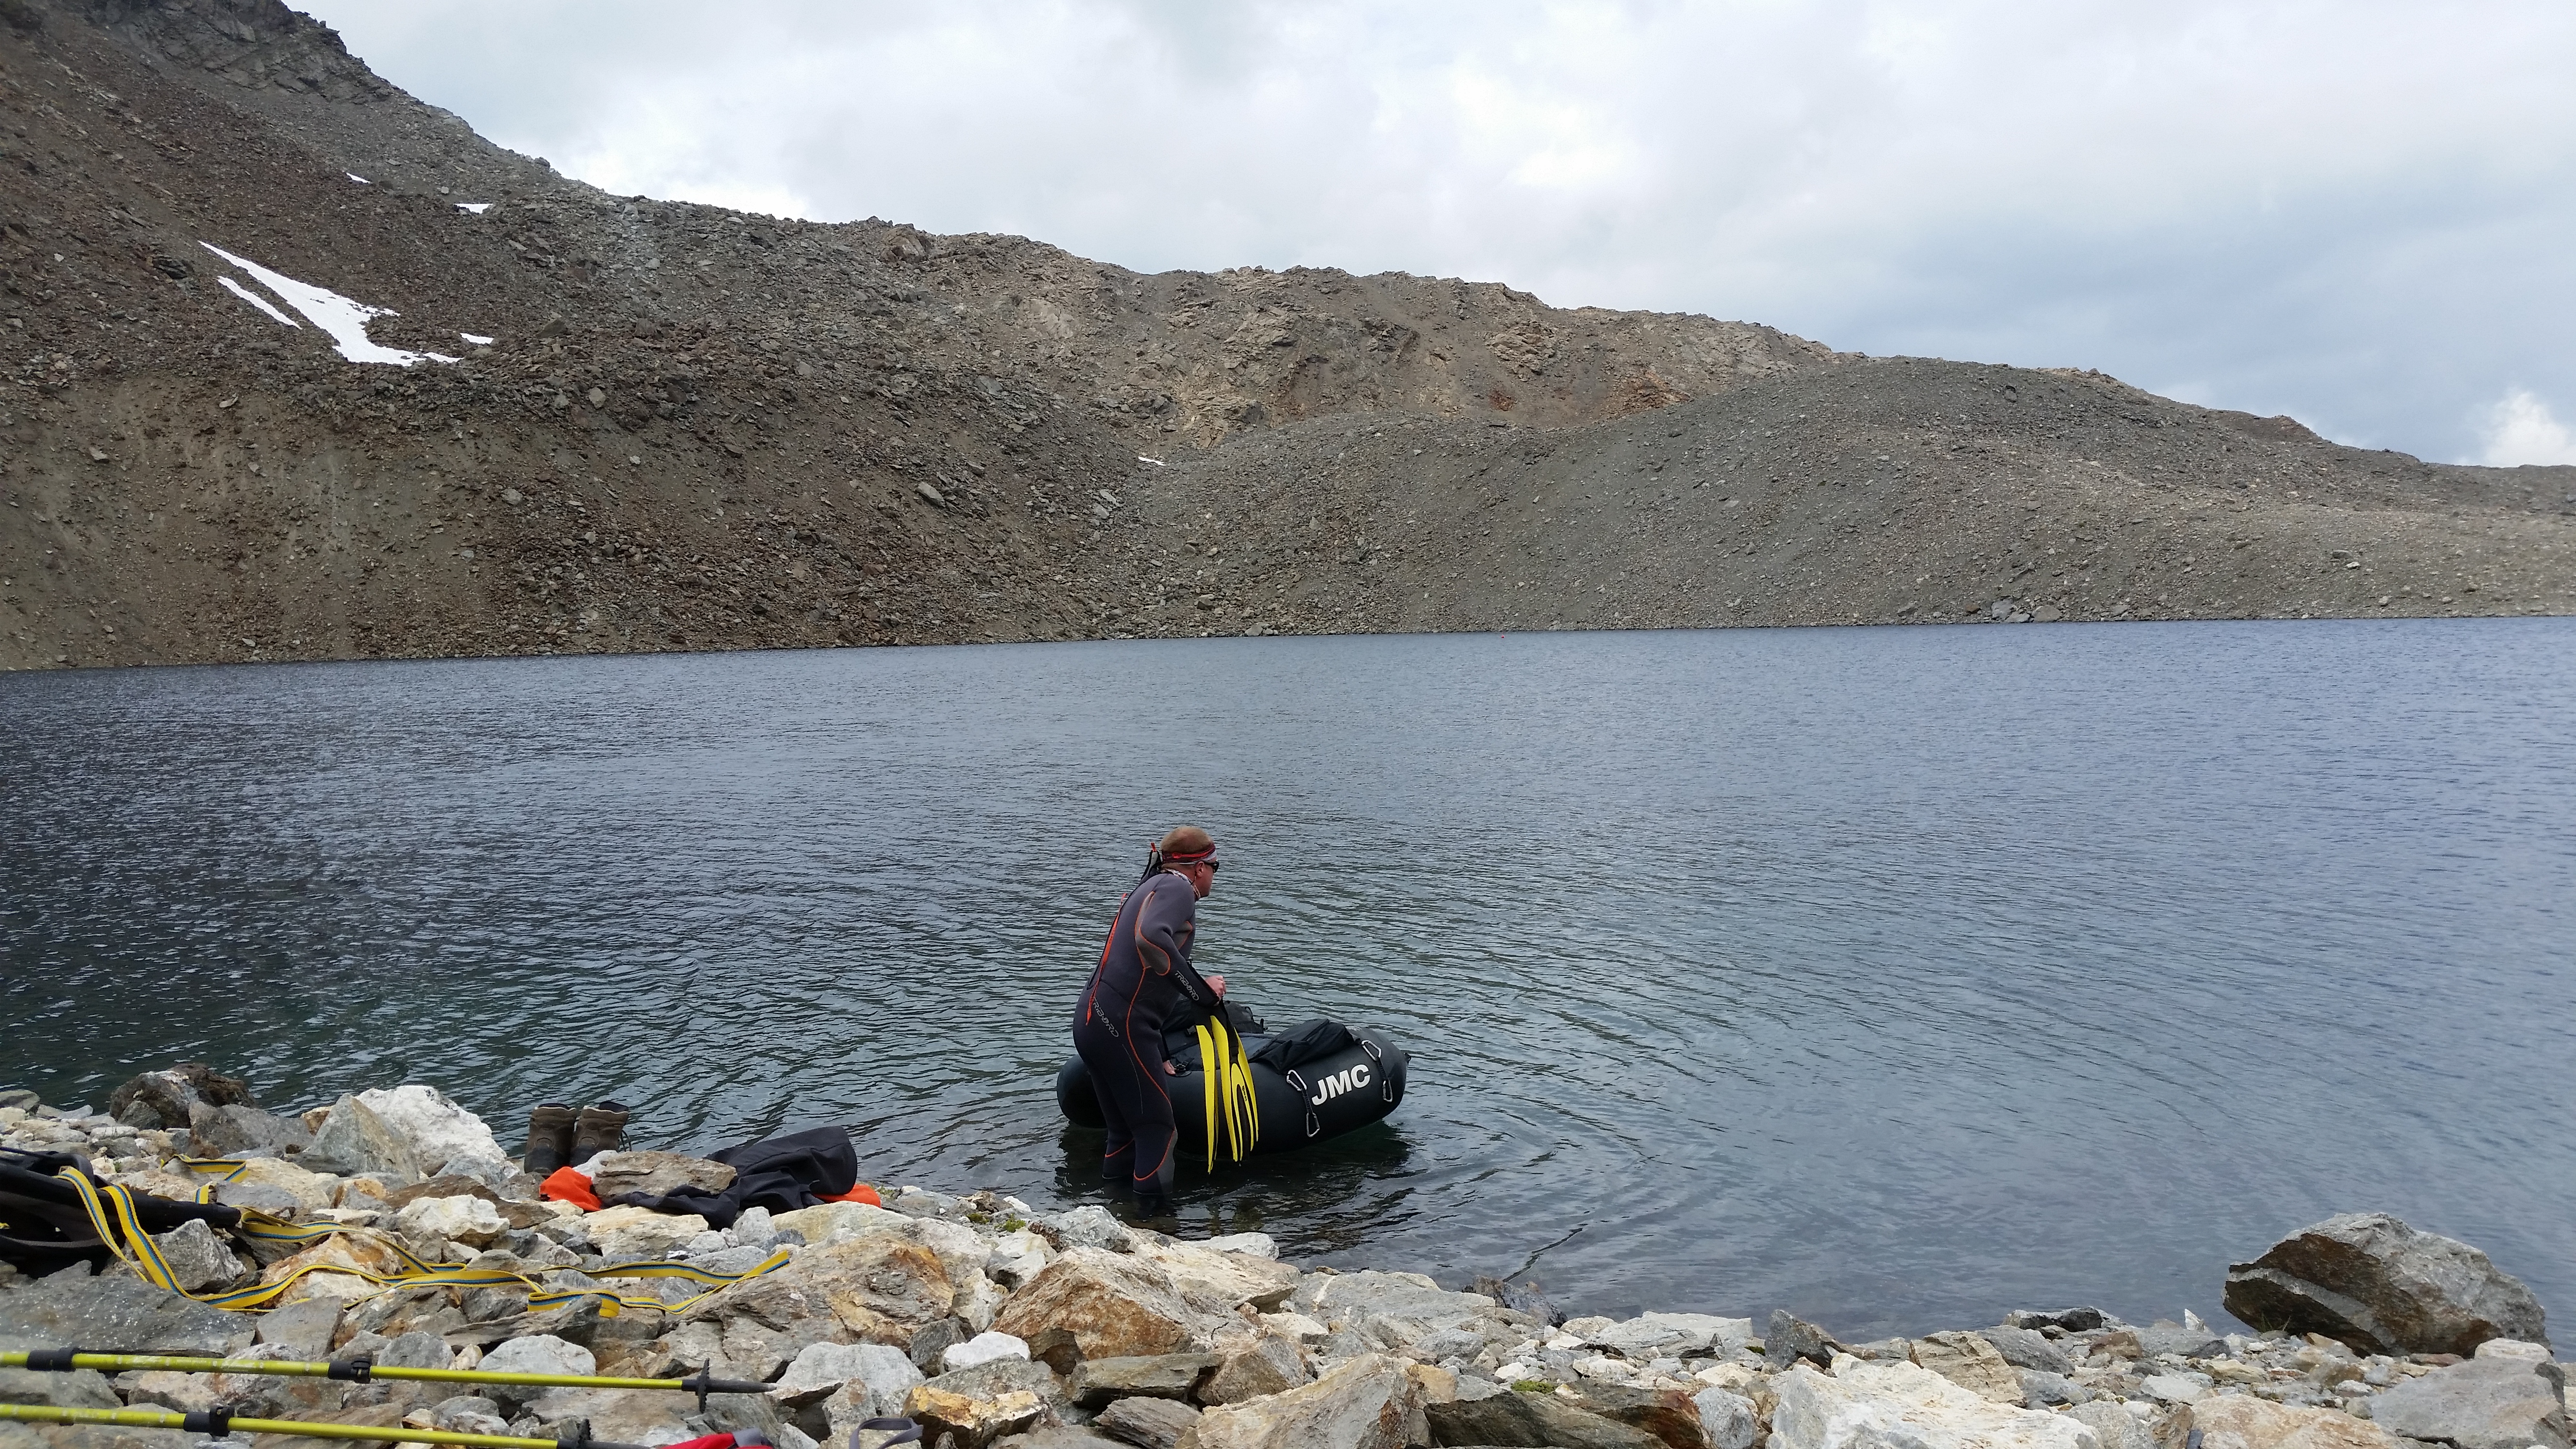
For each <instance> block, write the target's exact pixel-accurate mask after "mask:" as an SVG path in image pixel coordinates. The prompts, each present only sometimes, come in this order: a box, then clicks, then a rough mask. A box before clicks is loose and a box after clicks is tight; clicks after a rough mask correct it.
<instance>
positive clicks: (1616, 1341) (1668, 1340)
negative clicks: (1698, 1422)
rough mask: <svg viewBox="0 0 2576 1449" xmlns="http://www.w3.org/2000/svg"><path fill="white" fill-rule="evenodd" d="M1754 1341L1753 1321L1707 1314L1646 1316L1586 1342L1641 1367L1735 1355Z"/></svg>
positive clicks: (1603, 1331)
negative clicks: (1706, 1355) (1658, 1360)
mask: <svg viewBox="0 0 2576 1449" xmlns="http://www.w3.org/2000/svg"><path fill="white" fill-rule="evenodd" d="M1752 1340H1753V1320H1752V1319H1750V1318H1715V1317H1711V1316H1710V1315H1708V1314H1705V1313H1642V1314H1639V1315H1638V1316H1636V1317H1635V1318H1631V1319H1628V1320H1627V1321H1625V1322H1622V1323H1613V1324H1611V1325H1610V1326H1609V1327H1608V1328H1604V1329H1601V1330H1598V1331H1597V1332H1593V1333H1588V1334H1585V1335H1584V1339H1583V1341H1584V1342H1586V1343H1589V1344H1594V1345H1596V1346H1598V1347H1601V1348H1607V1349H1613V1350H1616V1351H1617V1352H1619V1353H1622V1354H1625V1355H1626V1356H1627V1357H1629V1358H1632V1359H1635V1360H1637V1361H1638V1362H1639V1363H1644V1362H1645V1361H1646V1360H1648V1359H1652V1358H1683V1357H1686V1356H1688V1355H1691V1354H1702V1353H1715V1354H1728V1353H1733V1352H1734V1351H1735V1350H1737V1349H1739V1348H1742V1347H1743V1346H1744V1345H1745V1344H1747V1343H1750V1342H1752Z"/></svg>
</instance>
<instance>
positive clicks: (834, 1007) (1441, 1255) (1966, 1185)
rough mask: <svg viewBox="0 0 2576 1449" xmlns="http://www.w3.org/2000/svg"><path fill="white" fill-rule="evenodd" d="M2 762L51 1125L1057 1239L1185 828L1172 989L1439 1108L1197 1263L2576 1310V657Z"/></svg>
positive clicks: (1961, 676)
mask: <svg viewBox="0 0 2576 1449" xmlns="http://www.w3.org/2000/svg"><path fill="white" fill-rule="evenodd" d="M0 726H5V736H6V754H5V759H0V800H5V806H0V808H5V822H4V823H5V827H6V828H5V831H0V930H5V932H6V938H7V939H6V945H5V957H0V970H4V971H5V983H0V1007H5V1018H6V1021H7V1028H6V1036H5V1046H0V1079H17V1080H20V1081H23V1082H25V1083H26V1084H27V1085H31V1086H34V1087H36V1088H38V1089H40V1090H41V1091H43V1092H44V1093H45V1094H46V1095H47V1096H48V1098H50V1099H56V1100H81V1099H87V1100H90V1101H93V1102H95V1101H99V1100H103V1099H104V1097H105V1095H106V1092H107V1089H108V1088H109V1087H111V1086H113V1085H114V1084H115V1082H116V1081H118V1080H119V1079H121V1078H122V1077H123V1076H124V1075H125V1074H126V1073H128V1072H130V1071H132V1070H134V1069H136V1068H139V1067H144V1066H151V1065H158V1064H161V1063H165V1062H168V1061H170V1060H173V1059H178V1058H185V1057H194V1058H203V1059H206V1060H209V1061H212V1062H215V1063H217V1064H219V1065H222V1066H224V1067H227V1068H229V1069H232V1070H235V1071H240V1072H244V1073H246V1074H247V1075H248V1076H250V1077H251V1078H252V1079H253V1081H254V1083H255V1084H256V1086H257V1088H258V1089H259V1091H260V1094H261V1096H262V1099H263V1100H264V1101H267V1102H270V1103H273V1104H281V1105H305V1104H310V1103H313V1102H317V1101H322V1100H327V1099H328V1098H329V1097H330V1096H332V1095H333V1094H335V1093H337V1092H339V1091H341V1090H343V1089H345V1088H357V1087H365V1086H370V1085H382V1084H391V1083H395V1082H400V1081H425V1082H431V1083H435V1084H437V1085H439V1086H441V1087H443V1088H445V1089H446V1090H447V1091H449V1092H450V1093H452V1094H454V1095H456V1096H457V1097H459V1098H461V1099H463V1100H464V1101H466V1102H467V1103H468V1104H469V1105H471V1106H473V1107H474V1108H476V1109H477V1110H479V1111H482V1112H484V1113H486V1114H487V1115H488V1116H490V1117H491V1118H492V1119H493V1121H494V1123H495V1125H496V1127H497V1128H499V1130H501V1131H502V1133H503V1135H504V1136H505V1137H510V1136H511V1133H512V1130H513V1126H514V1125H515V1115H516V1114H519V1113H523V1112H524V1110H525V1108H526V1107H527V1106H528V1105H529V1104H530V1103H532V1102H534V1101H538V1100H542V1099H548V1098H557V1099H567V1100H572V1101H583V1100H589V1099H592V1098H596V1097H604V1096H611V1095H614V1096H618V1097H621V1098H623V1099H625V1100H627V1101H629V1102H633V1103H640V1104H642V1107H641V1110H640V1111H639V1113H638V1117H637V1135H638V1136H640V1137H641V1138H643V1139H645V1140H646V1141H648V1142H649V1143H651V1144H654V1145H681V1146H699V1147H711V1146H715V1145H719V1144H721V1143H724V1142H726V1141H730V1140H736V1139H740V1138H744V1137H748V1136H751V1135H754V1134H756V1133H758V1132H760V1131H763V1130H765V1129H769V1128H773V1127H777V1126H780V1125H795V1124H808V1123H816V1122H837V1123H843V1124H847V1125H848V1126H849V1127H850V1128H851V1129H852V1130H853V1131H854V1132H855V1133H856V1134H857V1137H858V1142H859V1148H860V1154H861V1157H862V1160H863V1162H864V1163H865V1164H866V1167H867V1171H868V1173H869V1175H870V1176H871V1177H873V1178H875V1179H877V1180H879V1181H884V1182H889V1183H903V1182H918V1183H922V1184H924V1185H929V1186H934V1187H940V1188H945V1189H950V1190H963V1189H967V1188H972V1187H978V1186H999V1187H1003V1188H1005V1189H1008V1190H1011V1191H1015V1192H1018V1193H1020V1194H1021V1195H1023V1196H1025V1197H1028V1198H1031V1199H1032V1200H1046V1201H1058V1202H1061V1201H1069V1200H1074V1199H1078V1198H1082V1197H1084V1196H1085V1195H1086V1194H1089V1193H1091V1192H1093V1191H1094V1189H1093V1187H1092V1185H1091V1184H1090V1183H1089V1182H1088V1181H1087V1179H1088V1178H1089V1176H1090V1175H1091V1168H1090V1163H1089V1161H1088V1154H1089V1153H1090V1152H1091V1151H1093V1150H1095V1149H1094V1148H1093V1147H1092V1146H1091V1145H1090V1144H1089V1143H1088V1142H1086V1141H1084V1140H1083V1139H1080V1138H1077V1137H1068V1135H1067V1134H1066V1132H1065V1131H1064V1129H1063V1128H1062V1126H1061V1124H1060V1123H1059V1122H1058V1120H1057V1119H1056V1116H1055V1113H1054V1109H1053V1107H1052V1104H1051V1100H1050V1097H1049V1093H1048V1085H1049V1078H1050V1075H1051V1073H1052V1071H1053V1069H1054V1067H1055V1066H1056V1064H1057V1062H1058V1061H1059V1060H1060V1059H1061V1058H1062V1056H1063V1055H1064V1052H1065V1030H1064V1029H1065V1023H1066V1018H1067V1013H1068V1011H1069V1009H1070V1003H1071V1001H1072V998H1073V996H1074V993H1075V991H1076V990H1077V989H1078V987H1079V984H1080V983H1081V981H1082V980H1083V978H1084V975H1085V973H1086V972H1087V970H1088V969H1089V967H1090V964H1091V962H1092V960H1093V958H1094V956H1095V955H1096V953H1097V951H1098V949H1099V937H1100V932H1101V930H1102V929H1103V927H1104V926H1105V924H1106V922H1107V920H1108V918H1109V915H1110V913H1111V910H1112V908H1113V907H1114V905H1115V902H1116V900H1117V897H1118V894H1119V892H1120V890H1121V889H1122V888H1123V887H1125V886H1126V885H1127V884H1129V883H1130V882H1131V881H1132V880H1133V878H1134V872H1135V869H1136V866H1137V864H1138V862H1139V859H1140V858H1141V855H1142V850H1143V846H1144V843H1145V841H1146V840H1148V839H1149V838H1150V837H1151V836H1152V835H1154V834H1155V833H1157V832H1158V831H1160V830H1161V829H1162V828H1163V827H1165V826H1167V825H1169V824H1172V823H1174V822H1176V821H1183V820H1194V821H1199V822H1202V823H1205V824H1206V825H1208V826H1209V827H1211V828H1212V829H1213V830H1214V831H1215V832H1216V834H1217V837H1218V839H1219V840H1220V841H1221V842H1222V843H1223V845H1224V851H1225V856H1226V868H1225V871H1224V873H1223V876H1222V878H1221V880H1220V881H1219V885H1218V892H1217V894H1216V896H1215V897H1214V898H1212V899H1211V900H1209V901H1208V902H1207V903H1206V904H1205V905H1204V907H1203V916H1202V926H1201V935H1200V940H1201V942H1202V961H1203V964H1204V965H1205V966H1206V967H1207V968H1209V969H1212V970H1219V971H1223V972H1225V973H1227V974H1228V975H1229V976H1231V977H1232V978H1233V979H1234V981H1235V983H1236V991H1237V995H1238V996H1239V997H1241V998H1242V999H1244V1000H1245V1001H1247V1002H1248V1003H1250V1004H1252V1005H1254V1006H1255V1007H1257V1008H1258V1009H1259V1010H1261V1011H1262V1012H1263V1014H1265V1015H1266V1016H1268V1017H1269V1018H1270V1019H1271V1020H1273V1021H1274V1022H1278V1021H1283V1020H1293V1019H1296V1018H1300V1017H1303V1016H1307V1015H1310V1014H1318V1013H1333V1014H1338V1015H1345V1016H1348V1017H1351V1018H1353V1019H1357V1020H1363V1021H1369V1022H1374V1023H1377V1024H1379V1025H1382V1026H1384V1027H1386V1028H1388V1029H1390V1030H1391V1031H1393V1032H1394V1033H1396V1034H1397V1036H1398V1037H1399V1038H1400V1039H1401V1040H1404V1041H1405V1042H1407V1043H1409V1044H1410V1045H1411V1046H1412V1048H1413V1050H1414V1053H1415V1055H1414V1062H1415V1068H1414V1077H1413V1087H1412V1092H1411V1095H1410V1096H1409V1097H1408V1098H1407V1099H1406V1101H1405V1103H1404V1106H1403V1108H1402V1109H1401V1110H1400V1111H1399V1112H1398V1114H1397V1115H1396V1117H1395V1118H1394V1119H1393V1121H1392V1123H1391V1124H1389V1125H1388V1126H1387V1127H1385V1128H1383V1129H1379V1130H1376V1131H1372V1132H1370V1133H1367V1134H1363V1135H1361V1136H1357V1137H1354V1138H1351V1139H1345V1140H1343V1141H1340V1142H1336V1143H1333V1144H1328V1145H1327V1146H1326V1147H1324V1148H1322V1149H1319V1150H1316V1151H1314V1152H1310V1153H1307V1154H1303V1155H1300V1156H1292V1157H1285V1158H1276V1159H1267V1160H1265V1161H1263V1162H1262V1163H1260V1164H1258V1165H1256V1166H1254V1167H1252V1168H1249V1169H1243V1168H1236V1169H1228V1170H1226V1171H1223V1172H1221V1173H1220V1174H1219V1175H1218V1176H1217V1177H1216V1178H1215V1179H1214V1180H1212V1181H1211V1180H1209V1179H1207V1178H1205V1177H1203V1176H1200V1175H1199V1174H1197V1173H1195V1172H1193V1173H1191V1174H1190V1175H1189V1176H1188V1177H1186V1178H1185V1181H1184V1194H1183V1211H1184V1214H1185V1216H1186V1219H1187V1221H1188V1222H1189V1224H1190V1225H1191V1226H1192V1227H1193V1228H1194V1229H1195V1228H1198V1227H1202V1226H1207V1227H1226V1228H1251V1227H1259V1228H1262V1229H1265V1230H1267V1231H1270V1232H1272V1233H1275V1234H1278V1235H1279V1236H1280V1237H1281V1239H1282V1240H1283V1242H1284V1244H1285V1245H1286V1247H1287V1248H1288V1250H1289V1251H1290V1252H1292V1253H1294V1254H1298V1255H1303V1256H1309V1257H1319V1258H1324V1259H1328V1260H1334V1261H1341V1262H1346V1263H1352V1262H1356V1263H1367V1264H1372V1265H1378V1266H1390V1267H1410V1268H1418V1269H1423V1270H1427V1271H1431V1272H1434V1273H1437V1274H1440V1275H1442V1276H1444V1277H1447V1278H1450V1279H1452V1280H1454V1279H1456V1278H1458V1277H1461V1276H1463V1275H1465V1274H1468V1273H1471V1272H1475V1271H1479V1270H1486V1271H1504V1272H1508V1271H1511V1270H1513V1269H1516V1268H1519V1267H1521V1266H1522V1265H1523V1263H1524V1262H1525V1260H1527V1259H1529V1258H1530V1257H1531V1255H1532V1254H1534V1253H1538V1254H1540V1256H1539V1257H1538V1261H1537V1266H1536V1268H1535V1269H1534V1270H1533V1271H1534V1273H1535V1275H1536V1276H1537V1277H1538V1278H1539V1279H1540V1280H1541V1281H1542V1282H1543V1283H1544V1284H1546V1285H1547V1286H1548V1287H1549V1288H1550V1289H1551V1290H1552V1291H1553V1292H1554V1293H1555V1294H1556V1295H1557V1296H1558V1298H1559V1300H1560V1302H1561V1303H1563V1304H1564V1305H1566V1306H1568V1307H1572V1308H1574V1309H1577V1310H1578V1311H1580V1310H1586V1309H1598V1310H1603V1311H1615V1310H1619V1309H1628V1308H1636V1307H1641V1306H1642V1307H1669V1308H1690V1309H1700V1310H1706V1311H1722V1312H1728V1313H1738V1314H1756V1315H1759V1314H1763V1313H1767V1311H1768V1310H1769V1309H1770V1308H1772V1307H1775V1306H1786V1307H1789V1308H1792V1309H1794V1310H1796V1311H1798V1312H1800V1313H1802V1314H1804V1315H1806V1316H1808V1317H1810V1318H1814V1319H1817V1320H1819V1321H1821V1322H1823V1323H1825V1324H1826V1325H1827V1326H1828V1327H1831V1328H1834V1329H1836V1330H1838V1331H1841V1332H1844V1333H1846V1334H1870V1333H1875V1332H1878V1331H1881V1330H1924V1329H1929V1328H1934V1327H1940V1326H1945V1325H1951V1326H1955V1325H1959V1324H1975V1323H1992V1322H1994V1321H1996V1318H1997V1316H1998V1315H1999V1314H2000V1313H2001V1312H2003V1311H2004V1310H2006V1309H2009V1308H2013V1307H2017V1306H2030V1305H2056V1304H2062V1303H2064V1302H2068V1301H2090V1302H2097V1303H2100V1304H2102V1305H2103V1306H2105V1307H2108V1308H2112V1309H2114V1310H2116V1311H2118V1312H2120V1313H2122V1314H2124V1315H2126V1316H2129V1317H2132V1318H2138V1319H2143V1318H2146V1317H2149V1316H2154V1315H2170V1314H2173V1313H2176V1312H2178V1311H2179V1310H2180V1309H2182V1308H2184V1307H2195V1308H2198V1309H2200V1310H2201V1311H2202V1312H2203V1313H2204V1314H2211V1315H2214V1314H2215V1313H2216V1300H2217V1297H2218V1287H2219V1283H2220V1279H2221V1276H2222V1274H2223V1272H2224V1269H2225V1265H2226V1264H2227V1262H2228V1261H2229V1260H2230V1259H2231V1258H2238V1257H2245V1256H2251V1255H2252V1254H2253V1253H2255V1252H2257V1251H2259V1250H2260V1249H2261V1248H2262V1247H2263V1246H2264V1245H2265V1244H2267V1243H2268V1242H2270V1241H2271V1240H2272V1239H2273V1238H2274V1237H2275V1236H2276V1235H2278V1234H2279V1233H2281V1232H2283V1231H2285V1230H2287V1229H2289V1228H2292V1227H2295V1226H2297V1225H2299V1224H2302V1223H2305V1222H2308V1221H2312V1220H2314V1219H2316V1218H2319V1217H2322V1216H2325V1215H2326V1214H2328V1213H2331V1212H2334V1211H2338V1210H2347V1209H2385V1210H2388V1211H2392V1212H2395V1213H2397V1214H2399V1215H2401V1216H2403V1217H2405V1218H2406V1219H2408V1220H2409V1221H2411V1222H2414V1223H2416V1224H2417V1225H2419V1226H2422V1227H2427V1228H2431V1229H2434V1230H2437V1231H2441V1232H2445V1233H2449V1234H2452V1235H2454V1236H2457V1237H2461V1238H2464V1239H2466V1240H2468V1241H2470V1242H2472V1243H2475V1244H2477V1245H2479V1246H2480V1247H2482V1248H2485V1249H2486V1250H2488V1251H2489V1252H2490V1253H2492V1254H2493V1255H2494V1256H2495V1257H2496V1259H2497V1260H2498V1261H2499V1262H2500V1263H2501V1264H2502V1265H2503V1266H2504V1267H2505V1268H2507V1269H2508V1270H2509V1271H2512V1272H2514V1273H2517V1274H2520V1275H2521V1276H2523V1277H2524V1278H2525V1279H2526V1280H2528V1281H2529V1282H2530V1283H2531V1284H2532V1285H2533V1287H2534V1289H2535V1290H2536V1291H2537V1292H2538V1293H2539V1294H2540V1296H2541V1298H2542V1300H2543V1302H2544V1303H2546V1304H2551V1305H2555V1306H2557V1307H2559V1308H2560V1310H2561V1311H2562V1312H2566V1311H2570V1308H2569V1305H2571V1304H2576V1262H2571V1260H2570V1257H2569V1255H2568V1253H2567V1248H2566V1245H2567V1244H2568V1243H2569V1242H2570V1241H2576V1132H2571V1130H2570V1123H2571V1122H2576V1084H2571V1073H2570V1070H2569V1064H2570V1063H2571V1062H2576V1011H2571V1006H2570V993H2571V988H2572V987H2576V972H2571V960H2576V913H2571V910H2570V906H2569V903H2570V902H2571V901H2576V621H2568V620H2529V621H2519V620H2500V621H2482V622H2450V621H2391V622H2360V623H2341V624H2243V625H2228V624H2190V625H2118V626H2066V627H2055V628H2040V627H2030V628H2020V629H2010V628H1984V629H1968V628H1951V629H1902V630H1898V629H1879V630H1864V629H1850V630H1797V631H1732V632H1721V633H1696V634H1693V633H1658V634H1607V635H1603V634H1558V635H1514V636H1512V637H1510V638H1508V639H1502V638H1495V637H1492V636H1484V637H1447V638H1387V639H1259V640H1222V641H1201V642H1169V643H1127V644H1093V645H1040V646H1029V647H998V646H996V647H982V648H963V649H907V650H875V651H842V652H830V653H797V654H766V655H736V656H720V657H709V656H698V657H662V658H642V659H555V660H530V661H510V662H469V663H445V664H369V665H348V666H306V667H261V668H239V669H188V670H141V671H131V672H123V673H79V674H69V673H64V674H44V675H19V676H9V677H0ZM513 1140H515V1139H513ZM1551 1244H1554V1245H1555V1246H1553V1247H1550V1246H1549V1245H1551ZM1542 1249H1545V1250H1546V1251H1545V1252H1544V1253H1541V1252H1540V1250H1542Z"/></svg>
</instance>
